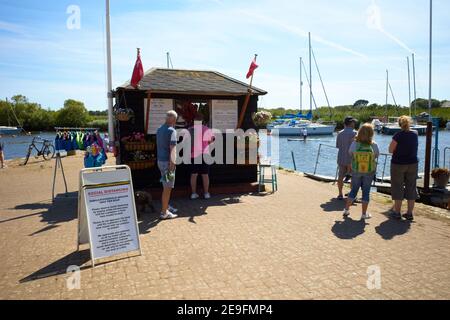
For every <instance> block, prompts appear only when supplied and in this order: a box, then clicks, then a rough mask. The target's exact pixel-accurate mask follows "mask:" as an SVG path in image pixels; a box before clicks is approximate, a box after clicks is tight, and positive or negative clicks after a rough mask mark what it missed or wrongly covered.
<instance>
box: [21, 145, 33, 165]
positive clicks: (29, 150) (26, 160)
mask: <svg viewBox="0 0 450 320" xmlns="http://www.w3.org/2000/svg"><path fill="white" fill-rule="evenodd" d="M30 156H31V148H28V152H27V155H26V156H25V160H24V161H23V165H24V166H25V165H26V164H27V163H28V159H30Z"/></svg>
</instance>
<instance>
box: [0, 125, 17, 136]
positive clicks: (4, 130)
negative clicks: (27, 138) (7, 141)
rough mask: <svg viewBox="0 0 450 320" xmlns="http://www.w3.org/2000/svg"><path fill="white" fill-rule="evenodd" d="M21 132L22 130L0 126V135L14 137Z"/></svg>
mask: <svg viewBox="0 0 450 320" xmlns="http://www.w3.org/2000/svg"><path fill="white" fill-rule="evenodd" d="M21 131H22V128H18V127H7V126H0V135H16V134H19V133H20V132H21Z"/></svg>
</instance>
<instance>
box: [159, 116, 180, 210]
mask: <svg viewBox="0 0 450 320" xmlns="http://www.w3.org/2000/svg"><path fill="white" fill-rule="evenodd" d="M177 118H178V115H177V113H176V112H175V111H173V110H170V111H168V112H167V114H166V122H165V123H164V124H163V125H162V126H161V127H159V128H158V131H157V132H156V146H157V160H158V168H159V170H160V171H161V183H162V185H163V192H162V197H161V215H160V218H161V219H173V218H176V217H177V215H176V214H175V213H174V212H176V211H177V210H176V209H175V208H173V207H171V206H170V205H169V202H170V195H171V193H172V189H173V188H174V186H175V161H176V145H177V131H176V130H175V124H176V122H177Z"/></svg>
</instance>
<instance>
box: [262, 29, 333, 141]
mask: <svg viewBox="0 0 450 320" xmlns="http://www.w3.org/2000/svg"><path fill="white" fill-rule="evenodd" d="M312 54H313V52H312V47H311V33H310V34H309V78H308V76H306V79H307V81H308V84H309V97H310V109H309V112H308V113H307V114H306V115H304V114H302V112H301V111H302V109H303V96H302V94H303V80H302V75H303V73H302V66H303V60H302V58H300V113H298V114H297V115H294V116H292V115H289V117H287V116H286V117H284V118H281V119H277V120H275V121H274V122H272V123H270V124H269V125H268V126H267V129H268V130H270V131H271V132H272V134H273V135H279V136H302V135H304V134H307V135H308V136H318V135H332V134H333V133H334V131H335V130H336V124H334V123H333V124H325V123H320V122H312V104H313V100H314V96H313V93H312V67H311V66H312V61H311V57H312ZM314 62H315V63H316V67H317V71H318V72H319V77H320V80H321V82H322V77H321V76H320V71H319V67H318V65H317V61H316V60H315V57H314ZM305 69H306V68H305ZM322 87H323V90H324V92H325V97H326V98H327V102H328V96H327V94H326V91H325V87H324V86H323V82H322ZM314 103H315V100H314ZM316 107H317V106H316ZM328 107H330V104H329V103H328ZM330 108H331V107H330Z"/></svg>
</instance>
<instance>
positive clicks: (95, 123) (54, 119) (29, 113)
mask: <svg viewBox="0 0 450 320" xmlns="http://www.w3.org/2000/svg"><path fill="white" fill-rule="evenodd" d="M449 104H450V102H449V101H447V100H444V101H439V100H435V99H433V100H432V105H431V107H432V115H433V117H438V118H440V119H441V120H440V125H441V126H442V127H445V124H446V123H447V121H448V120H450V107H444V106H447V105H449ZM411 106H412V107H411V113H412V115H413V116H418V115H420V114H421V113H423V112H428V100H427V99H422V98H419V99H416V100H414V101H413V102H412V104H411ZM260 110H264V111H269V112H270V113H271V114H272V117H273V119H274V118H276V117H279V116H284V115H285V114H297V113H298V112H299V110H298V109H291V108H273V109H260ZM306 112H307V111H306V110H303V113H306ZM409 112H410V111H409V108H408V107H405V106H396V105H391V104H389V105H379V104H376V103H372V104H369V101H367V100H364V99H360V100H358V101H356V102H355V103H354V104H352V105H343V106H336V107H333V108H331V109H330V108H328V107H319V108H317V109H315V110H314V111H313V119H314V120H319V119H321V120H326V121H334V122H336V124H337V126H338V128H340V127H342V126H343V120H344V118H345V117H346V116H348V115H351V116H353V117H355V118H357V119H358V120H359V121H360V122H370V121H371V120H372V119H373V118H374V117H385V116H388V117H399V116H401V115H409ZM107 115H108V114H107V111H106V110H104V111H88V110H87V109H86V107H85V105H84V103H83V102H81V101H77V100H74V99H67V100H66V101H64V105H63V107H62V108H61V109H59V110H50V109H45V108H43V107H42V106H41V105H40V104H39V103H36V102H30V101H29V100H28V98H27V97H25V96H23V95H20V94H19V95H15V96H13V97H12V98H11V99H5V100H0V125H8V124H9V125H12V126H19V125H21V126H23V128H24V129H25V130H26V131H46V130H50V131H52V130H53V129H54V127H95V128H100V129H102V130H107V128H108V117H107ZM16 117H17V119H16ZM18 122H19V123H18Z"/></svg>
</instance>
